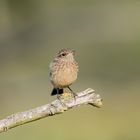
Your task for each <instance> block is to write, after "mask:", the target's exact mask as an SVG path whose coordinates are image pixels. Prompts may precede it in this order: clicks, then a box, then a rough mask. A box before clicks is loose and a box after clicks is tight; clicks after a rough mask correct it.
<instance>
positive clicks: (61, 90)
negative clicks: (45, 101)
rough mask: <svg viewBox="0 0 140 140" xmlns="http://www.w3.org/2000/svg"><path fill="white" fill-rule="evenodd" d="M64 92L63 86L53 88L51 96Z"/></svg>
mask: <svg viewBox="0 0 140 140" xmlns="http://www.w3.org/2000/svg"><path fill="white" fill-rule="evenodd" d="M62 93H63V89H62V88H61V89H60V88H53V90H52V93H51V96H54V95H57V94H62Z"/></svg>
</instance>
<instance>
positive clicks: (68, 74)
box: [49, 48, 79, 97]
mask: <svg viewBox="0 0 140 140" xmlns="http://www.w3.org/2000/svg"><path fill="white" fill-rule="evenodd" d="M74 56H75V51H74V50H72V49H69V48H63V49H61V50H60V51H58V53H57V54H56V56H55V57H54V59H53V61H52V62H51V63H50V65H49V70H50V71H49V78H50V81H51V83H52V85H53V90H52V92H51V96H54V95H57V97H58V96H60V95H61V94H63V93H64V88H68V89H69V90H70V92H71V93H72V94H73V96H74V97H75V96H76V94H75V93H74V92H73V90H72V89H71V88H70V85H72V84H73V83H74V82H75V81H76V79H77V75H78V71H79V68H78V63H77V62H76V60H75V58H74Z"/></svg>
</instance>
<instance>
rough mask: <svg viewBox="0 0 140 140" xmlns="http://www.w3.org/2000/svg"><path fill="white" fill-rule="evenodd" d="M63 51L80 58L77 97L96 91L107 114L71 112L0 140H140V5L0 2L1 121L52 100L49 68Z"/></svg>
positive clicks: (80, 0)
mask: <svg viewBox="0 0 140 140" xmlns="http://www.w3.org/2000/svg"><path fill="white" fill-rule="evenodd" d="M61 48H72V49H75V50H76V60H77V61H78V63H79V66H80V71H79V78H78V80H77V82H76V83H75V84H73V85H72V88H73V90H74V91H76V92H78V91H81V90H84V89H86V88H88V87H91V88H94V89H95V90H96V93H99V94H100V95H101V97H102V98H103V99H104V106H103V107H102V108H101V109H97V108H93V107H92V106H81V107H78V108H74V109H72V110H70V111H68V112H65V113H64V114H62V115H57V116H53V117H49V118H46V119H42V120H39V121H36V122H33V123H29V124H26V125H23V126H20V127H17V128H15V129H12V130H10V131H8V132H7V133H1V134H0V140H27V139H34V140H38V139H39V140H46V139H52V140H65V139H67V140H71V139H76V140H85V139H87V140H89V139H96V140H140V132H139V131H140V110H139V106H140V100H139V99H140V94H139V93H140V1H139V0H106V1H104V0H100V1H98V0H59V1H57V0H40V1H37V0H24V1H22V0H0V119H3V118H4V117H6V116H7V115H10V114H12V113H15V112H19V111H24V110H28V109H30V108H34V107H37V106H41V105H43V104H46V103H48V102H50V101H52V100H54V99H55V97H50V92H51V90H52V85H51V84H50V82H49V79H48V65H49V63H50V61H51V60H52V58H53V56H54V55H55V53H56V52H57V51H58V50H60V49H61Z"/></svg>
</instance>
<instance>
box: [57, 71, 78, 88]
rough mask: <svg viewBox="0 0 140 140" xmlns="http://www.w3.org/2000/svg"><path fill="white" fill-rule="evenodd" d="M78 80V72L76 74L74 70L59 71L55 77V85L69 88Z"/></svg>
mask: <svg viewBox="0 0 140 140" xmlns="http://www.w3.org/2000/svg"><path fill="white" fill-rule="evenodd" d="M76 79H77V72H75V71H74V70H73V69H72V68H71V69H65V70H59V71H58V73H57V75H56V77H55V80H54V81H55V83H54V84H55V85H57V86H58V87H67V86H69V85H71V84H72V83H73V82H74V81H75V80H76Z"/></svg>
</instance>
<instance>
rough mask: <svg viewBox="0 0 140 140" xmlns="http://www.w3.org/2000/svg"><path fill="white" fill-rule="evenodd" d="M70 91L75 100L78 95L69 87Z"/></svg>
mask: <svg viewBox="0 0 140 140" xmlns="http://www.w3.org/2000/svg"><path fill="white" fill-rule="evenodd" d="M68 89H69V90H70V91H71V93H72V94H73V97H74V99H75V97H76V96H77V94H76V93H75V92H74V91H73V90H72V89H71V88H70V87H69V86H68Z"/></svg>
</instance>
